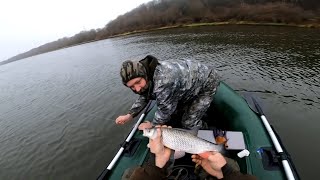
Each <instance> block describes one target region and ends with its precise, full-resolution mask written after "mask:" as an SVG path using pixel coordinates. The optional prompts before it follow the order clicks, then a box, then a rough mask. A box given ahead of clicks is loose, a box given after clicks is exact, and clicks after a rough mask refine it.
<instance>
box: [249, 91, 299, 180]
mask: <svg viewBox="0 0 320 180" xmlns="http://www.w3.org/2000/svg"><path fill="white" fill-rule="evenodd" d="M252 101H253V103H254V106H255V107H256V109H257V111H258V114H259V115H260V118H261V120H262V123H263V125H264V126H265V128H266V130H267V131H268V134H269V135H270V138H271V140H272V142H273V144H274V146H275V148H276V151H277V152H278V153H279V154H280V157H281V161H282V165H283V168H284V171H285V173H286V176H287V179H288V180H295V177H294V173H293V170H292V169H291V166H290V164H289V161H288V158H287V155H286V152H284V151H283V148H282V147H281V144H280V143H281V142H279V140H278V138H277V135H276V134H275V131H274V130H273V129H272V127H271V125H270V124H269V122H268V120H267V118H266V116H265V115H264V113H263V111H262V108H261V107H260V105H259V104H258V102H257V101H256V100H255V99H254V98H253V97H252ZM292 165H293V164H292ZM296 175H297V176H298V173H297V172H296Z"/></svg>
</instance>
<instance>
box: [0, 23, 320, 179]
mask: <svg viewBox="0 0 320 180" xmlns="http://www.w3.org/2000/svg"><path fill="white" fill-rule="evenodd" d="M146 54H152V55H154V56H156V57H158V58H159V59H160V60H164V59H165V60H170V59H182V58H192V59H195V60H198V61H201V62H203V63H205V64H209V65H213V66H215V67H216V69H217V71H218V72H219V74H220V75H221V76H222V78H223V80H224V81H225V82H227V83H228V84H229V85H230V86H231V87H233V88H234V89H235V90H237V91H238V92H240V93H242V92H250V93H252V94H254V95H256V96H259V97H260V98H261V101H262V103H263V108H264V109H265V113H266V115H267V118H268V119H269V121H270V122H271V123H272V124H273V125H274V127H275V129H276V130H277V131H278V133H279V134H280V136H281V137H282V140H283V141H284V144H285V145H286V147H287V149H288V150H289V152H290V153H291V156H292V158H293V160H294V161H295V164H296V166H297V168H298V170H299V172H300V175H301V176H302V178H303V179H313V178H315V177H317V176H316V171H317V169H316V167H314V166H313V163H312V162H318V161H317V160H320V159H319V158H318V154H317V152H319V151H320V145H319V144H318V143H316V142H317V138H316V137H317V136H319V135H320V134H319V131H318V127H319V124H320V123H319V121H318V120H319V116H320V106H319V105H320V88H319V86H320V80H319V79H320V77H319V76H320V75H319V72H320V31H319V30H317V29H305V28H289V27H265V26H217V27H200V28H185V29H171V30H165V31H154V32H150V33H143V34H137V35H131V36H126V37H118V38H112V39H108V40H103V41H98V42H93V43H90V44H84V45H81V46H75V47H71V48H67V49H62V50H59V51H54V52H50V53H46V54H42V55H38V56H34V57H30V58H27V59H24V60H20V61H16V62H13V63H9V64H6V65H2V66H0V144H1V146H0V179H95V178H96V177H97V176H98V175H99V174H100V172H101V171H102V170H103V169H104V168H105V167H106V165H107V164H108V163H109V162H110V161H111V159H112V158H113V155H114V154H115V153H116V152H117V150H118V149H119V145H120V143H121V142H122V141H123V140H124V139H125V137H126V135H127V133H128V132H129V130H130V128H131V127H132V123H130V124H127V125H125V126H117V125H115V123H114V119H115V118H116V117H117V116H118V115H120V114H123V113H126V112H127V110H128V109H129V108H130V106H131V104H132V103H133V101H134V99H135V98H136V96H135V95H134V94H133V93H131V91H130V90H129V89H126V88H125V87H124V86H123V85H122V83H121V80H120V77H119V68H120V64H121V62H122V61H124V60H128V59H132V58H142V57H144V56H145V55H146Z"/></svg>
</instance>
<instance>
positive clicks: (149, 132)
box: [143, 128, 157, 139]
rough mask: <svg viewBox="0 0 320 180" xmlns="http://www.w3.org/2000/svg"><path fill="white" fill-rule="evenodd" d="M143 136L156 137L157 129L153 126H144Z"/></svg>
mask: <svg viewBox="0 0 320 180" xmlns="http://www.w3.org/2000/svg"><path fill="white" fill-rule="evenodd" d="M143 136H145V137H148V138H150V139H154V138H156V137H157V131H156V129H155V128H145V129H144V130H143Z"/></svg>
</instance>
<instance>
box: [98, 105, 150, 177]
mask: <svg viewBox="0 0 320 180" xmlns="http://www.w3.org/2000/svg"><path fill="white" fill-rule="evenodd" d="M154 104H155V103H154V101H149V102H148V104H147V106H146V108H145V110H144V112H143V113H142V114H141V116H140V118H139V119H138V121H137V122H136V124H135V125H134V126H133V128H132V130H131V132H130V134H129V135H128V136H127V138H126V140H125V141H124V142H123V143H122V145H121V148H120V149H119V151H118V152H117V154H116V155H115V156H114V158H113V159H112V161H111V162H110V164H109V165H108V167H107V168H105V169H104V170H103V172H102V173H101V174H100V175H99V177H98V178H97V180H105V179H107V173H108V172H109V171H110V170H111V169H112V168H113V166H114V165H115V164H116V162H117V161H118V159H119V158H120V156H121V154H122V152H123V151H124V149H125V146H126V145H127V144H128V143H129V142H130V140H131V138H132V137H133V135H134V133H135V132H136V131H137V129H138V126H139V124H140V123H141V121H142V120H143V119H144V117H145V115H146V114H147V113H148V112H149V111H150V110H151V109H152V108H153V106H154Z"/></svg>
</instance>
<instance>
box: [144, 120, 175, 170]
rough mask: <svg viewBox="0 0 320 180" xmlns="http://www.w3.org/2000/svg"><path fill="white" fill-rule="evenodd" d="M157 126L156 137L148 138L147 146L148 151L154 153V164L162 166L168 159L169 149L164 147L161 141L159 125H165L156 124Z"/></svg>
mask: <svg viewBox="0 0 320 180" xmlns="http://www.w3.org/2000/svg"><path fill="white" fill-rule="evenodd" d="M156 127H157V137H156V138H154V139H149V144H148V147H149V148H150V151H151V152H152V153H153V154H155V156H156V158H155V160H156V166H157V167H159V168H162V167H163V166H165V165H166V163H167V162H168V161H169V159H170V155H171V149H169V148H167V147H165V146H164V145H163V142H162V135H161V129H160V128H161V127H167V126H165V125H164V126H156Z"/></svg>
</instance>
